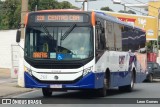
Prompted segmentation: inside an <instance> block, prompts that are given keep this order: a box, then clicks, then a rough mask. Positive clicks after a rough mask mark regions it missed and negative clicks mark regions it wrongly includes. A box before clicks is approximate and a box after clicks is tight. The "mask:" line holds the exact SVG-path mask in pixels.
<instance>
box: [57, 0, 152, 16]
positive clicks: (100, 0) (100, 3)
mask: <svg viewBox="0 0 160 107" xmlns="http://www.w3.org/2000/svg"><path fill="white" fill-rule="evenodd" d="M58 1H59V2H61V1H68V2H70V3H72V4H73V5H74V6H77V7H82V3H81V2H75V0H58ZM121 1H122V4H123V3H139V2H137V1H141V2H144V3H147V2H148V1H149V0H137V1H136V0H121ZM106 6H108V7H110V8H111V9H112V10H114V11H116V12H118V11H119V10H123V9H124V6H122V5H120V4H113V2H112V0H97V1H90V2H89V10H100V8H101V7H106ZM134 9H136V10H138V11H142V12H144V9H142V8H141V9H140V8H134ZM127 10H131V9H127ZM136 13H137V14H141V13H138V12H136Z"/></svg>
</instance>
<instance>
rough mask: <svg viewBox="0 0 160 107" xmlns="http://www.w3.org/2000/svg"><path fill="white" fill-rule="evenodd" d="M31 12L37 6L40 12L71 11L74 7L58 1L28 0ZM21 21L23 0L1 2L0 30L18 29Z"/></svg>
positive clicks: (66, 2)
mask: <svg viewBox="0 0 160 107" xmlns="http://www.w3.org/2000/svg"><path fill="white" fill-rule="evenodd" d="M28 1H29V3H28V4H29V6H28V9H29V11H35V7H36V5H37V9H38V10H46V9H70V8H75V9H77V7H75V6H73V5H72V4H71V3H69V2H68V1H63V2H57V1H56V0H28ZM20 20H21V0H6V1H5V2H1V1H0V30H2V29H16V28H18V25H19V23H20Z"/></svg>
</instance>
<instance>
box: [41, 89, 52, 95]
mask: <svg viewBox="0 0 160 107" xmlns="http://www.w3.org/2000/svg"><path fill="white" fill-rule="evenodd" d="M42 93H43V96H44V97H51V96H52V91H50V90H49V89H48V88H42Z"/></svg>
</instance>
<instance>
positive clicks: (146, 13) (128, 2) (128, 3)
mask: <svg viewBox="0 0 160 107" xmlns="http://www.w3.org/2000/svg"><path fill="white" fill-rule="evenodd" d="M123 2H126V1H124V0H123ZM126 3H128V4H133V3H129V2H126ZM124 6H125V5H124ZM126 7H127V8H129V9H132V10H134V11H137V12H139V13H142V14H145V15H148V14H147V13H144V12H141V11H139V10H136V9H134V8H131V7H128V6H126Z"/></svg>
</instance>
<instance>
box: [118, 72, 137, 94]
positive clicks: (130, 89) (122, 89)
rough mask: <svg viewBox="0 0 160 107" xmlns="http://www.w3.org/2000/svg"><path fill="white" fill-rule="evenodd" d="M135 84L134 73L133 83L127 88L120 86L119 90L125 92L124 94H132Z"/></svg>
mask: <svg viewBox="0 0 160 107" xmlns="http://www.w3.org/2000/svg"><path fill="white" fill-rule="evenodd" d="M134 83H135V75H134V73H133V72H132V77H131V83H130V84H129V85H126V86H120V87H119V90H120V91H123V92H131V91H133V88H134Z"/></svg>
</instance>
